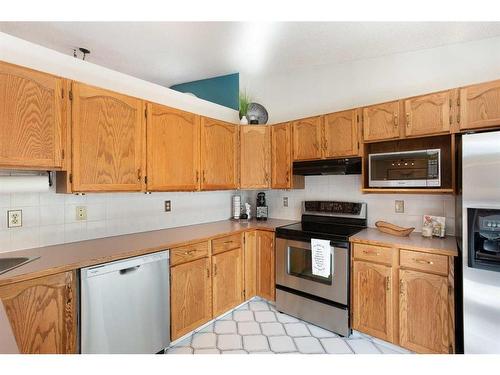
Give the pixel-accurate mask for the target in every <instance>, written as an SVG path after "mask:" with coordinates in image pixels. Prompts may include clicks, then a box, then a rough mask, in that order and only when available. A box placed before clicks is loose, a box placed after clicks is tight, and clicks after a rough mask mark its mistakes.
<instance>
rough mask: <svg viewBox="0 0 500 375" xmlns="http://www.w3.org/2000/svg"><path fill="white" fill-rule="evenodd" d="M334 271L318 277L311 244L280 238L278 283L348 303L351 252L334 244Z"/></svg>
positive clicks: (277, 259)
mask: <svg viewBox="0 0 500 375" xmlns="http://www.w3.org/2000/svg"><path fill="white" fill-rule="evenodd" d="M330 249H331V256H332V258H333V259H332V260H333V262H331V264H332V265H333V272H331V275H330V277H329V278H324V277H321V276H315V275H313V274H312V268H311V243H310V242H305V241H295V240H289V239H284V238H277V239H276V284H278V285H281V286H284V287H288V288H291V289H294V290H297V291H300V292H304V293H308V294H311V295H313V296H316V297H321V298H325V299H327V300H330V301H333V302H337V303H340V304H343V305H346V306H347V305H348V303H347V301H348V280H349V251H348V249H347V248H344V247H336V246H335V247H334V246H331V247H330Z"/></svg>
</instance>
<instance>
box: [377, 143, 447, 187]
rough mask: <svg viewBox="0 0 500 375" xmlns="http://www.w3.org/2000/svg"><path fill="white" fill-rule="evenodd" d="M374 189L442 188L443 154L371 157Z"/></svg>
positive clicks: (428, 152)
mask: <svg viewBox="0 0 500 375" xmlns="http://www.w3.org/2000/svg"><path fill="white" fill-rule="evenodd" d="M368 158H369V159H368V163H369V165H368V172H369V182H368V184H369V185H368V186H370V187H440V186H441V150H440V149H432V150H416V151H402V152H387V153H380V154H369V156H368Z"/></svg>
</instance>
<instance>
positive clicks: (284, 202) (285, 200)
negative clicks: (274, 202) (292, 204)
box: [283, 197, 288, 207]
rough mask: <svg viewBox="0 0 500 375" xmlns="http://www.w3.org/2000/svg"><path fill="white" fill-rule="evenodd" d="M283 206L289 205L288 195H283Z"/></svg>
mask: <svg viewBox="0 0 500 375" xmlns="http://www.w3.org/2000/svg"><path fill="white" fill-rule="evenodd" d="M283 207H288V197H283Z"/></svg>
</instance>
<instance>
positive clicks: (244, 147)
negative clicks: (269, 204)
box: [240, 125, 271, 189]
mask: <svg viewBox="0 0 500 375" xmlns="http://www.w3.org/2000/svg"><path fill="white" fill-rule="evenodd" d="M270 135H271V128H270V127H269V126H266V125H244V126H240V145H241V147H240V162H241V167H240V176H241V178H240V188H241V189H267V188H269V186H270V184H271V173H270V171H271V137H270Z"/></svg>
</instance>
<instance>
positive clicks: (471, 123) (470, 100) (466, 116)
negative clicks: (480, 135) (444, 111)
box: [458, 80, 500, 129]
mask: <svg viewBox="0 0 500 375" xmlns="http://www.w3.org/2000/svg"><path fill="white" fill-rule="evenodd" d="M459 104H460V117H459V118H458V122H459V124H460V129H477V128H487V127H491V126H498V125H500V80H498V81H493V82H487V83H482V84H479V85H474V86H469V87H464V88H462V89H460V102H459Z"/></svg>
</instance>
